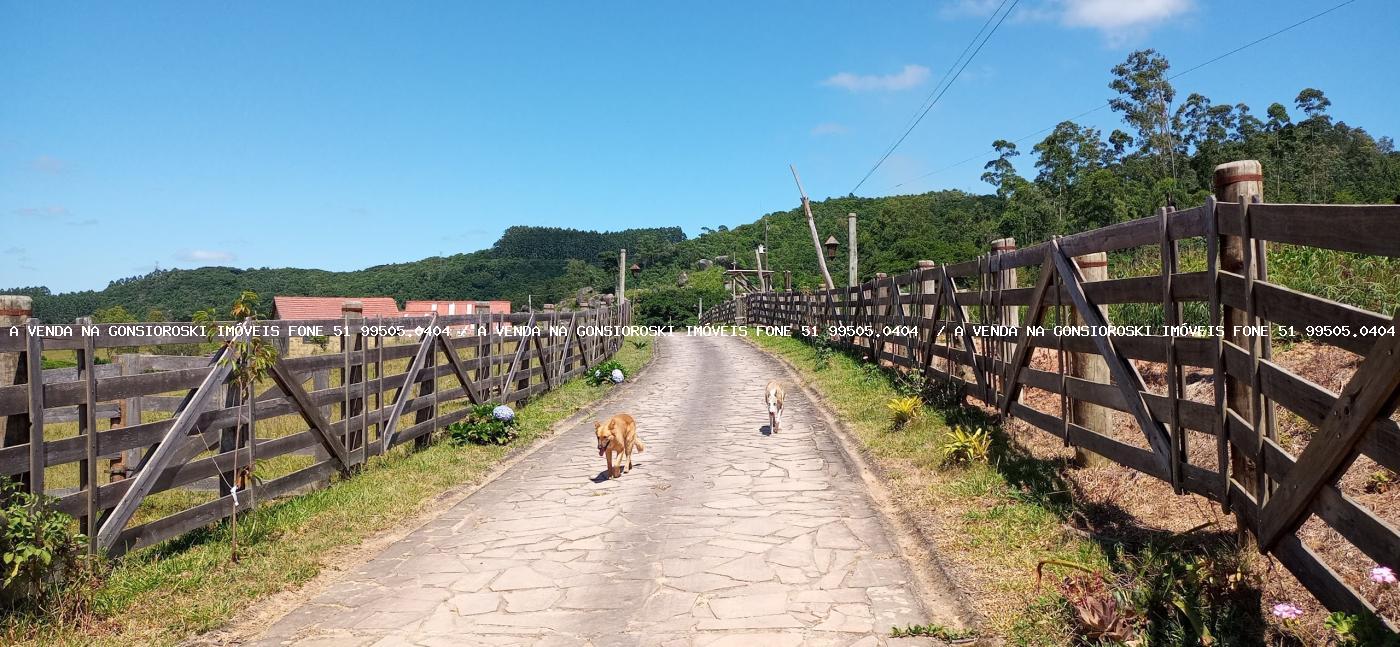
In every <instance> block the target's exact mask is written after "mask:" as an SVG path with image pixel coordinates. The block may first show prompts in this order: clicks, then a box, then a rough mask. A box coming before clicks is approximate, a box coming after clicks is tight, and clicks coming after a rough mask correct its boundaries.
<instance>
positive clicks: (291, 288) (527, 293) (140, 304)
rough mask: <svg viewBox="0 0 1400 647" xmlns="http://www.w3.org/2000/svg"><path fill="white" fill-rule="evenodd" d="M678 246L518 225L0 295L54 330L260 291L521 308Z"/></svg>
mask: <svg viewBox="0 0 1400 647" xmlns="http://www.w3.org/2000/svg"><path fill="white" fill-rule="evenodd" d="M684 239H685V233H684V232H683V231H682V230H681V228H680V227H658V228H648V229H627V230H623V231H615V232H596V231H584V230H577V229H562V228H557V227H526V226H516V227H511V228H509V229H507V230H506V232H505V233H504V235H502V236H501V239H500V240H498V241H497V242H496V244H495V245H493V246H492V247H490V248H488V249H484V250H480V251H475V252H470V253H465V254H454V255H452V256H436V257H431V258H425V259H422V260H417V261H411V262H406V263H391V264H386V265H376V266H373V267H368V268H365V269H362V270H353V271H347V272H333V271H328V270H316V269H303V268H266V267H264V268H248V269H240V268H235V267H201V268H197V269H188V270H186V269H168V270H156V271H153V272H150V273H148V274H144V275H140V276H132V277H127V278H122V279H117V280H115V281H112V282H111V283H109V284H108V285H107V287H106V288H104V289H102V290H83V291H78V292H66V293H60V294H53V293H52V292H51V291H50V290H49V289H48V288H46V287H42V286H40V287H20V288H11V289H7V290H0V294H27V295H29V296H31V297H33V298H34V312H35V316H36V317H38V318H40V319H42V320H44V321H45V322H54V323H56V322H71V321H73V320H74V319H75V318H77V317H82V316H89V315H92V314H94V313H97V312H99V311H102V310H104V309H109V308H113V307H114V306H121V307H122V308H123V309H125V310H126V311H127V312H129V313H130V314H131V315H132V316H134V317H135V318H137V319H163V320H172V321H180V320H188V319H189V318H190V317H191V316H192V315H193V313H194V312H195V311H197V310H202V309H205V308H210V307H214V308H219V309H221V310H222V309H224V308H226V307H228V305H229V304H230V303H232V302H233V300H234V299H235V298H237V297H238V295H239V294H240V293H241V292H242V291H244V290H252V291H254V292H257V293H258V295H259V296H260V297H262V301H263V303H264V307H265V308H267V309H269V310H270V309H271V303H272V297H273V296H275V295H289V296H390V297H393V298H395V299H396V300H397V301H398V302H399V304H400V305H402V304H403V302H405V301H407V300H410V299H415V300H420V299H421V300H427V299H435V300H448V299H470V300H487V299H507V300H510V301H511V302H512V303H513V304H516V305H517V306H521V305H523V304H524V303H525V302H526V301H527V300H528V299H533V301H534V302H535V303H537V304H539V303H547V302H551V301H557V300H560V299H563V298H565V297H568V296H572V295H573V294H574V293H575V291H576V290H577V289H578V288H580V287H583V286H585V285H589V286H598V285H610V283H609V282H608V280H607V279H606V277H607V276H609V275H611V273H612V272H613V271H615V267H616V261H615V260H613V261H611V265H608V263H609V261H608V258H607V257H608V256H610V254H607V253H605V252H606V250H616V249H617V248H619V247H634V248H636V247H644V246H646V245H648V244H672V245H673V244H675V243H678V242H680V241H683V240H684ZM605 267H607V268H608V269H604V268H605Z"/></svg>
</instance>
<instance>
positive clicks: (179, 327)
mask: <svg viewBox="0 0 1400 647" xmlns="http://www.w3.org/2000/svg"><path fill="white" fill-rule="evenodd" d="M351 303H353V302H351ZM629 305H630V304H626V303H624V304H622V305H620V306H619V305H613V304H611V303H610V302H608V303H605V305H603V306H600V307H598V308H595V309H590V310H580V311H574V312H570V311H554V310H547V311H545V312H540V313H533V314H531V313H517V314H508V315H507V314H475V315H457V316H442V317H438V316H428V317H405V318H395V319H382V318H374V319H367V318H364V317H361V316H360V315H359V314H358V312H357V311H355V310H353V308H351V309H347V311H346V316H345V318H344V319H332V320H315V321H290V320H282V321H250V322H246V323H247V324H249V325H245V326H242V327H236V328H230V329H226V330H225V332H227V333H229V335H227V336H225V337H223V338H222V339H223V340H229V339H235V338H236V339H238V340H240V341H246V340H249V339H252V338H254V337H258V338H261V339H263V340H269V341H275V340H285V339H288V338H289V337H291V336H298V337H300V336H305V335H309V333H308V332H307V331H315V330H316V327H319V329H320V332H321V334H323V335H327V337H325V338H321V337H319V336H318V337H315V338H312V341H314V342H320V343H321V344H322V345H323V346H324V347H325V348H326V350H325V352H322V353H319V354H312V355H307V356H303V357H291V358H287V357H281V356H278V357H276V359H275V360H272V361H271V364H270V366H269V367H268V370H267V372H266V376H265V377H264V378H263V379H259V380H258V381H257V382H256V385H255V388H254V389H253V392H254V393H256V395H255V396H254V397H253V398H252V402H241V401H240V400H241V398H240V395H239V393H240V392H241V391H242V390H241V389H239V388H237V387H236V386H235V385H234V382H233V377H232V376H231V373H232V372H233V369H234V367H233V366H232V365H231V364H232V363H231V362H229V361H226V357H227V356H228V355H229V354H230V353H232V352H233V351H231V350H230V347H229V346H228V345H221V347H220V349H219V350H218V351H217V352H216V353H214V354H213V355H212V356H204V357H168V356H150V355H139V354H135V351H136V350H139V351H141V352H151V351H152V350H156V351H159V350H160V349H162V348H166V349H168V348H171V347H172V346H175V345H183V346H184V347H185V348H186V349H189V348H191V347H192V346H191V345H198V344H207V343H208V341H209V340H208V339H207V338H206V337H205V336H204V335H203V334H202V333H201V332H199V331H198V330H195V329H194V327H193V326H192V325H190V324H170V325H171V326H174V327H173V328H171V329H169V330H165V331H139V332H138V333H135V334H134V336H133V334H128V333H130V329H124V328H123V327H122V325H100V326H96V327H95V332H96V334H84V330H83V326H82V325H81V324H82V323H83V322H79V323H78V324H74V325H71V326H67V327H66V329H65V328H64V327H62V326H40V325H39V322H38V321H37V320H34V319H28V320H26V321H24V323H26V324H28V326H23V325H22V326H20V327H19V329H18V334H16V335H11V334H10V333H9V332H8V326H7V327H6V331H0V364H5V363H6V362H8V366H10V367H14V366H15V363H16V360H18V366H19V373H20V375H19V380H18V381H19V382H20V383H17V384H13V385H9V386H0V420H3V422H4V432H5V444H4V446H3V448H0V475H4V476H5V477H8V478H19V479H22V480H23V481H24V482H25V483H26V484H27V486H28V488H29V489H30V490H31V491H33V492H43V493H46V494H48V495H50V496H54V497H56V498H57V503H56V505H57V507H58V508H59V509H60V510H62V511H63V512H65V513H68V514H70V515H72V516H74V517H76V518H78V520H79V524H80V526H81V529H82V532H84V533H85V534H87V535H88V536H89V537H90V538H91V540H92V541H91V543H92V545H93V547H94V550H103V551H107V552H109V553H110V554H120V553H122V552H125V551H128V550H131V549H133V548H137V547H140V546H145V545H150V544H153V543H156V542H159V541H162V540H164V539H168V538H171V537H174V536H176V535H179V534H181V533H184V532H186V531H189V530H192V529H195V528H199V527H202V526H205V525H207V524H209V523H211V522H215V521H219V520H221V519H225V518H227V517H228V516H229V515H230V514H231V513H232V511H233V509H234V506H235V502H237V507H238V509H239V510H240V511H243V510H247V509H249V508H250V507H252V506H255V505H258V504H259V503H260V502H266V501H268V500H270V499H272V498H275V497H278V496H282V495H286V494H290V493H295V492H298V491H302V490H305V489H310V488H316V487H321V486H324V485H326V484H327V483H328V481H329V478H330V476H331V475H333V474H336V473H342V474H345V473H349V472H350V471H351V470H353V469H354V468H355V467H356V466H358V465H362V464H364V463H365V462H366V460H367V459H369V458H370V457H372V456H375V455H379V454H383V453H385V452H387V451H389V450H390V449H391V448H393V447H395V446H397V445H400V444H404V443H408V442H410V441H413V442H414V443H415V444H416V445H418V446H424V445H426V444H427V443H429V442H430V441H431V439H432V432H433V431H435V430H437V429H441V428H443V427H446V426H447V425H449V424H451V423H453V422H456V421H459V420H462V419H464V418H466V417H467V415H468V414H470V413H471V407H472V405H475V404H484V403H512V402H517V401H520V400H523V399H526V398H529V397H531V396H534V395H537V394H540V393H543V392H545V391H547V390H550V389H553V388H556V387H558V386H559V385H561V384H562V383H563V382H564V381H566V380H568V379H570V378H572V377H574V376H577V375H579V374H580V373H582V372H583V371H585V370H586V369H587V368H589V367H591V366H593V365H594V364H595V363H597V362H600V361H603V360H605V359H606V358H608V357H611V356H612V355H613V354H614V353H615V352H616V351H617V349H618V347H619V346H620V345H621V337H618V336H615V335H613V334H612V332H614V331H613V330H612V329H610V328H608V327H609V326H617V325H619V324H625V323H626V322H627V321H628V320H629V316H628V311H629V309H630V308H629ZM29 326H36V327H35V328H32V330H33V331H34V334H29V331H30V330H31V328H30V327H29ZM93 331H94V329H92V328H89V329H88V331H87V332H89V333H91V332H93ZM420 331H421V332H423V334H421V335H420V334H419V332H420ZM599 333H602V334H599ZM235 336H236V337H235ZM274 345H276V344H274ZM45 351H50V352H51V353H59V352H71V353H73V354H74V356H75V357H76V359H77V364H78V365H77V367H76V368H67V369H50V370H43V369H42V366H43V362H42V360H41V359H40V358H41V357H42V356H43V354H44V352H45ZM122 351H127V352H129V353H131V354H125V355H123V354H114V353H119V352H122ZM107 358H111V359H112V363H110V364H107V363H98V362H99V361H101V360H103V359H107ZM240 412H241V413H240ZM235 485H237V486H238V488H237V489H235V488H234V486H235Z"/></svg>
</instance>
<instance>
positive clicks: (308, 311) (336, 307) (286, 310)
mask: <svg viewBox="0 0 1400 647" xmlns="http://www.w3.org/2000/svg"><path fill="white" fill-rule="evenodd" d="M346 301H359V302H360V303H362V304H364V308H365V309H364V315H365V316H366V317H380V316H383V317H399V316H402V315H403V313H402V312H400V311H399V305H398V304H397V303H395V302H394V299H393V298H392V297H273V298H272V304H273V308H275V309H276V313H277V314H276V316H277V318H278V319H339V318H340V317H341V316H342V315H341V306H343V305H345V302H346Z"/></svg>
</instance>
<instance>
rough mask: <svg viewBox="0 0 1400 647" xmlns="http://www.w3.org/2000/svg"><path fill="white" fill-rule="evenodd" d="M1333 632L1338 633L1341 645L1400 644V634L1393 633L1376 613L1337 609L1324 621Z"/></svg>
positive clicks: (1392, 646) (1374, 646) (1386, 646)
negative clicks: (1356, 613) (1356, 612)
mask: <svg viewBox="0 0 1400 647" xmlns="http://www.w3.org/2000/svg"><path fill="white" fill-rule="evenodd" d="M1323 624H1326V625H1327V628H1328V629H1331V630H1332V633H1335V634H1336V635H1337V644H1338V645H1341V647H1362V646H1363V645H1364V646H1366V647H1396V646H1397V645H1400V636H1397V635H1396V634H1393V633H1391V632H1390V631H1389V630H1388V629H1386V628H1385V624H1384V623H1383V622H1381V621H1380V620H1379V619H1378V618H1376V616H1375V615H1374V614H1369V613H1368V614H1366V615H1364V616H1358V615H1353V614H1350V613H1346V612H1344V611H1337V612H1335V613H1333V614H1332V615H1330V616H1327V620H1325V621H1324V622H1323Z"/></svg>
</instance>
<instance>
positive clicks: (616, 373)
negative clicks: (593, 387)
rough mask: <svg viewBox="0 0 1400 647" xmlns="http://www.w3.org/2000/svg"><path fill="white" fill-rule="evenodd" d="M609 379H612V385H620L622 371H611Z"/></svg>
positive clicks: (617, 369) (616, 369)
mask: <svg viewBox="0 0 1400 647" xmlns="http://www.w3.org/2000/svg"><path fill="white" fill-rule="evenodd" d="M611 377H612V381H613V383H614V384H622V379H623V375H622V369H619V368H615V369H613V372H612V376H611Z"/></svg>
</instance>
